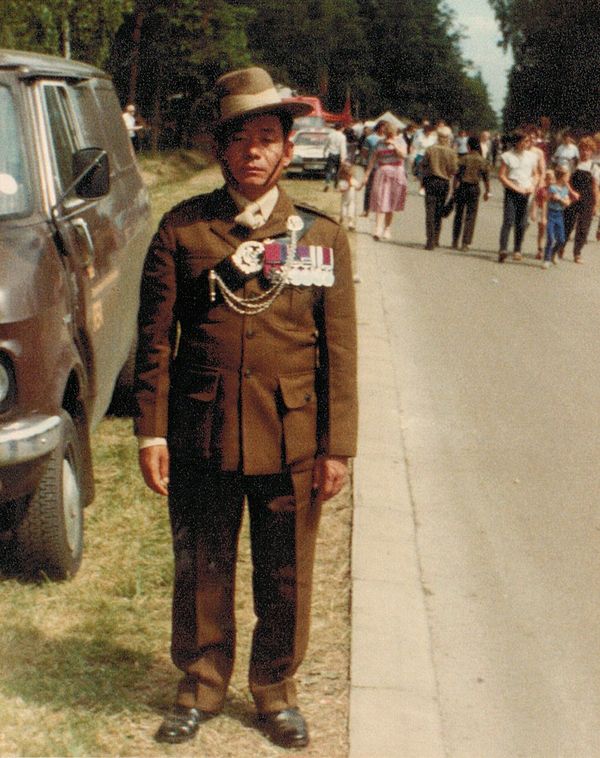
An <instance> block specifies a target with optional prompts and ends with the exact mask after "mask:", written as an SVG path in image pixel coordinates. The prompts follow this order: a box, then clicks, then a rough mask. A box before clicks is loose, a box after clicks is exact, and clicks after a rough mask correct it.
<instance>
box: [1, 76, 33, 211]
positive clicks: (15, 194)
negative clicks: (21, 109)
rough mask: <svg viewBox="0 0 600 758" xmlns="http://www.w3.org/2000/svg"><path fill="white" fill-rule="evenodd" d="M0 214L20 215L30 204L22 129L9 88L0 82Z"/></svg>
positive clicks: (29, 188)
mask: <svg viewBox="0 0 600 758" xmlns="http://www.w3.org/2000/svg"><path fill="white" fill-rule="evenodd" d="M0 134H1V135H2V139H1V140H0V217H3V216H15V215H23V214H25V213H27V212H28V211H29V208H30V198H31V194H30V190H31V187H30V184H29V179H28V176H27V172H26V169H25V159H24V155H25V153H24V150H23V129H22V128H21V126H20V123H19V118H18V115H17V110H16V108H15V103H14V100H13V97H12V93H11V91H10V89H9V88H8V87H7V86H5V85H0Z"/></svg>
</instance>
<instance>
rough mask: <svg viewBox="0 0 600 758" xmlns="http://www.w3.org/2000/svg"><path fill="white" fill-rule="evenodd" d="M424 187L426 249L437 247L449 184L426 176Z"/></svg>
mask: <svg viewBox="0 0 600 758" xmlns="http://www.w3.org/2000/svg"><path fill="white" fill-rule="evenodd" d="M423 186H424V187H425V235H426V240H427V241H426V245H427V247H434V246H435V245H439V242H440V230H441V228H442V218H443V216H442V211H443V210H444V205H445V204H446V197H447V196H448V188H449V187H450V182H449V181H448V180H447V179H442V177H441V176H426V177H425V178H424V179H423Z"/></svg>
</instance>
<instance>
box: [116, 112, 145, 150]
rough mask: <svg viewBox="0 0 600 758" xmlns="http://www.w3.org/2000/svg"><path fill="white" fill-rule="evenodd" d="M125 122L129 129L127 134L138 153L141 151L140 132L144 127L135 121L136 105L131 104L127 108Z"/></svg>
mask: <svg viewBox="0 0 600 758" xmlns="http://www.w3.org/2000/svg"><path fill="white" fill-rule="evenodd" d="M121 115H122V116H123V121H124V123H125V127H126V129H127V134H128V135H129V139H130V140H131V144H132V145H133V149H134V150H135V151H136V152H137V151H138V150H139V149H140V138H139V135H138V132H139V131H141V129H142V126H141V125H140V124H138V123H137V121H136V119H135V105H132V104H131V103H130V104H129V105H128V106H127V107H126V108H125V110H124V111H123V113H122V114H121Z"/></svg>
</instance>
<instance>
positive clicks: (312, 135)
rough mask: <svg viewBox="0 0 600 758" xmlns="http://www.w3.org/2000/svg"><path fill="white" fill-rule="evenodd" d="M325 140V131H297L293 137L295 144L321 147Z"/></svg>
mask: <svg viewBox="0 0 600 758" xmlns="http://www.w3.org/2000/svg"><path fill="white" fill-rule="evenodd" d="M326 140H327V132H298V134H297V135H296V137H295V138H294V144H295V145H314V146H315V147H323V145H324V144H325V141H326Z"/></svg>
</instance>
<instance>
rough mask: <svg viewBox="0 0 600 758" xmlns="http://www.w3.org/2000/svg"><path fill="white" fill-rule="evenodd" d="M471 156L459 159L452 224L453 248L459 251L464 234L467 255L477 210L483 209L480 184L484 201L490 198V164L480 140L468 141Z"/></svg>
mask: <svg viewBox="0 0 600 758" xmlns="http://www.w3.org/2000/svg"><path fill="white" fill-rule="evenodd" d="M467 150H468V152H467V155H464V156H461V157H460V158H459V159H458V173H457V174H456V176H455V177H454V222H453V224H452V247H453V248H454V249H457V248H458V246H459V240H460V236H461V229H463V220H464V230H463V232H462V243H460V244H461V249H462V250H463V252H466V251H467V250H468V249H469V246H470V244H471V242H472V241H473V233H474V231H475V222H476V220H477V210H478V208H479V196H480V183H481V182H483V185H484V193H483V199H484V201H487V199H488V197H489V196H490V164H489V163H488V161H486V160H485V158H484V157H483V156H482V155H481V152H480V143H479V139H478V138H477V137H469V138H468V139H467Z"/></svg>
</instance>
